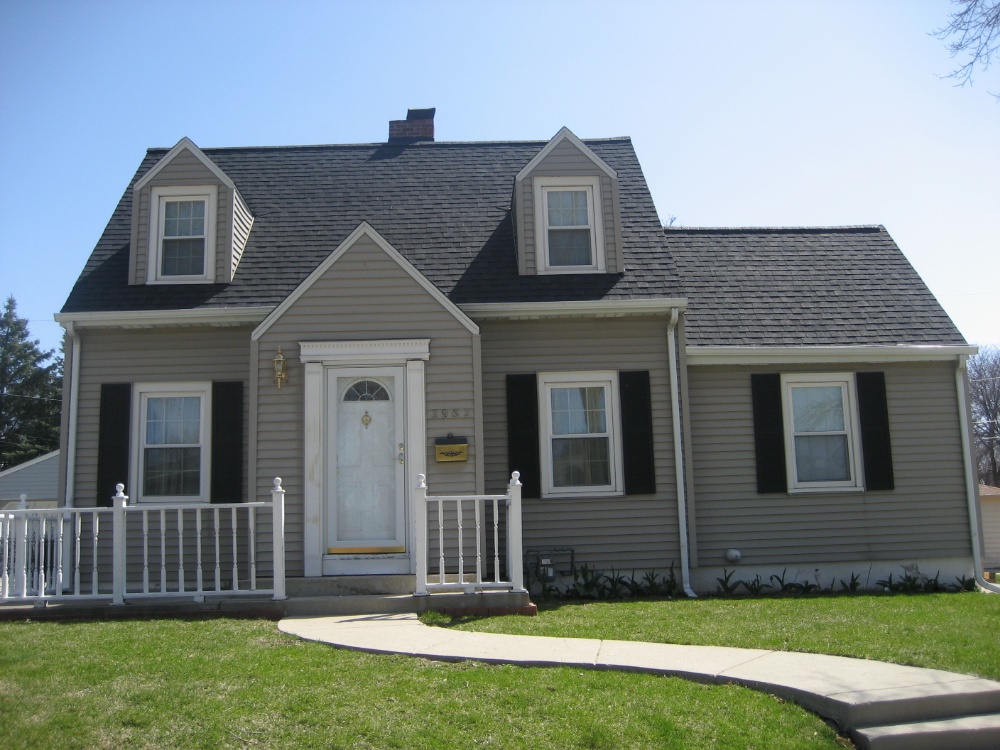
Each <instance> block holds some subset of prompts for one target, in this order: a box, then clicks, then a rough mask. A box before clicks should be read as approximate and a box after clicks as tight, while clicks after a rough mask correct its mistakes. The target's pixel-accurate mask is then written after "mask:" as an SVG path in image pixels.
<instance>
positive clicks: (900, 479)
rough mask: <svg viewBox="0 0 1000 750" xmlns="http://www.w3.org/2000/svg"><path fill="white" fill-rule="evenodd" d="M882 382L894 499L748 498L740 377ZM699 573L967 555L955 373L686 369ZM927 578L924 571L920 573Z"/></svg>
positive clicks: (747, 423) (850, 495)
mask: <svg viewBox="0 0 1000 750" xmlns="http://www.w3.org/2000/svg"><path fill="white" fill-rule="evenodd" d="M876 370H877V371H881V372H884V373H885V380H886V396H887V401H888V411H889V425H890V432H891V442H892V457H893V472H894V475H895V489H894V490H891V491H883V492H831V493H817V494H811V493H810V494H795V495H788V494H757V487H756V473H755V463H754V435H753V414H752V406H751V395H750V374H751V372H779V371H781V372H792V371H794V372H803V371H822V372H845V371H846V372H855V371H866V372H867V371H876ZM690 399H691V418H692V424H691V432H692V441H693V442H692V451H691V453H692V457H693V466H694V484H695V490H696V492H697V497H698V501H697V505H696V513H697V523H696V527H697V530H698V531H697V534H698V536H697V539H695V540H693V542H694V543H695V544H696V545H697V550H698V560H699V564H701V565H707V566H712V565H724V564H725V558H724V555H725V551H726V549H728V548H730V547H735V548H737V549H739V550H741V551H742V553H743V563H744V564H749V565H753V564H789V565H792V564H796V563H802V564H807V563H810V562H821V561H826V562H850V561H854V560H859V561H860V560H897V559H898V560H907V559H915V558H921V557H953V556H964V555H969V554H971V546H970V540H969V518H968V511H967V503H966V498H965V491H964V470H963V457H962V445H961V438H960V432H959V420H958V403H957V398H956V394H955V377H954V365H952V364H947V363H941V364H937V363H935V364H905V365H901V364H885V365H861V366H858V367H856V368H851V369H845V368H844V367H830V366H826V367H813V368H805V367H798V368H794V370H793V369H792V368H788V367H785V368H776V367H757V368H733V367H692V368H691V370H690ZM926 572H929V573H930V574H932V575H933V572H934V571H926Z"/></svg>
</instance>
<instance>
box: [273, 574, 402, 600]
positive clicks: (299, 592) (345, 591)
mask: <svg viewBox="0 0 1000 750" xmlns="http://www.w3.org/2000/svg"><path fill="white" fill-rule="evenodd" d="M416 587H417V577H416V576H413V575H366V576H322V577H316V578H286V579H285V593H286V594H287V595H288V596H289V597H314V596H373V595H383V596H385V595H391V594H397V595H399V594H412V593H413V592H414V590H415V589H416Z"/></svg>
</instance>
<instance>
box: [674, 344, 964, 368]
mask: <svg viewBox="0 0 1000 750" xmlns="http://www.w3.org/2000/svg"><path fill="white" fill-rule="evenodd" d="M976 351H977V350H976V347H974V346H924V345H919V344H899V345H896V346H808V345H806V346H689V347H688V348H687V350H686V352H687V359H688V364H690V365H783V364H845V363H849V364H857V363H858V362H872V363H876V362H877V363H882V362H936V361H941V362H945V361H948V362H950V361H951V360H953V359H954V358H955V357H956V356H963V355H972V354H975V353H976Z"/></svg>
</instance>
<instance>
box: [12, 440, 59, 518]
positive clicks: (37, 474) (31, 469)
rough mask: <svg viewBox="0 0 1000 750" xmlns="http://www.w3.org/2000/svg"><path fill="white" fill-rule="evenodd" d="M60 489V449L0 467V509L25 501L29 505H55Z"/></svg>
mask: <svg viewBox="0 0 1000 750" xmlns="http://www.w3.org/2000/svg"><path fill="white" fill-rule="evenodd" d="M58 491H59V451H52V452H51V453H46V454H45V455H43V456H38V457H36V458H33V459H31V460H30V461H25V462H24V463H23V464H18V465H17V466H14V467H11V468H10V469H7V470H6V471H0V509H3V508H15V507H18V506H19V505H20V503H21V496H22V495H24V499H25V502H26V503H27V505H28V506H29V507H32V508H54V507H56V505H57V502H58V500H57V498H58V497H59V495H58Z"/></svg>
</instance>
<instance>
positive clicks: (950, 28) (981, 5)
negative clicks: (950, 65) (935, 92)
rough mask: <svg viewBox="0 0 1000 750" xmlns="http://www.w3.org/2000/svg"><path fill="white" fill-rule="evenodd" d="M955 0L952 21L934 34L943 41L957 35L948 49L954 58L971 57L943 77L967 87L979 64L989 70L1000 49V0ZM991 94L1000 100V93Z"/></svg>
mask: <svg viewBox="0 0 1000 750" xmlns="http://www.w3.org/2000/svg"><path fill="white" fill-rule="evenodd" d="M952 2H953V4H955V5H957V6H959V7H958V9H957V10H956V11H955V12H954V13H952V14H951V16H950V19H951V21H950V22H949V23H948V25H947V26H945V27H944V28H940V29H938V30H936V31H935V32H933V33H934V36H936V37H937V38H938V39H940V40H942V41H945V40H947V39H949V38H952V37H957V38H956V39H955V40H954V41H951V42H948V44H947V47H948V52H949V53H950V54H951V56H952V57H953V58H954V57H959V56H962V57H963V58H964V57H965V56H966V55H967V56H968V60H967V61H966V62H965V63H963V64H962V65H960V66H959V67H958V68H956V69H955V70H953V71H951V73H949V74H948V75H946V76H944V77H945V78H954V79H956V80H957V81H958V83H956V84H955V85H956V86H964V85H965V84H967V83H968V84H971V83H972V74H973V72H974V71H975V69H976V67H977V66H978V67H980V68H982V70H983V72H985V71H987V70H989V67H990V64H991V63H992V62H993V58H994V56H995V55H996V54H997V52H998V50H1000V0H952ZM991 96H994V97H996V98H997V99H998V100H1000V93H998V94H993V93H992V92H991Z"/></svg>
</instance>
